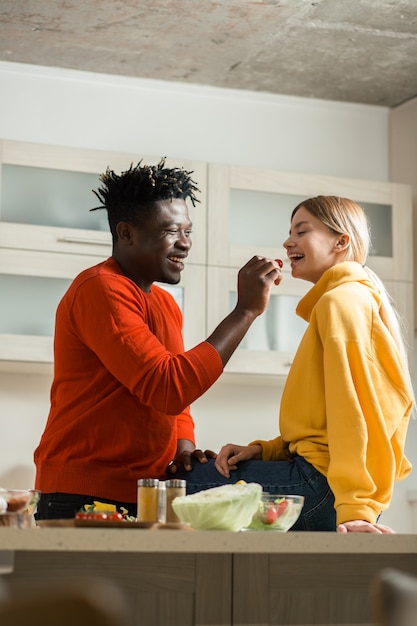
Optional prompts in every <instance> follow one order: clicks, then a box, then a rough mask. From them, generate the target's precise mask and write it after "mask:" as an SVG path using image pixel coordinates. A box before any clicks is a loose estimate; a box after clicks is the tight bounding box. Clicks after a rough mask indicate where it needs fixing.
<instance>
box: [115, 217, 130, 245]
mask: <svg viewBox="0 0 417 626" xmlns="http://www.w3.org/2000/svg"><path fill="white" fill-rule="evenodd" d="M116 232H117V238H118V241H120V242H121V243H124V244H126V245H130V244H131V243H132V225H131V224H129V223H128V222H119V223H118V224H117V226H116Z"/></svg>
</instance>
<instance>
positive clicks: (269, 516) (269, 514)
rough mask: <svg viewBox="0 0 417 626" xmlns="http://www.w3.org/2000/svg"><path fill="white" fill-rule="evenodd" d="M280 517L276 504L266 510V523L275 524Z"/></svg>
mask: <svg viewBox="0 0 417 626" xmlns="http://www.w3.org/2000/svg"><path fill="white" fill-rule="evenodd" d="M277 519H278V511H277V508H276V507H275V506H270V507H269V509H267V510H266V511H265V519H264V520H263V521H264V524H273V523H274V522H276V521H277Z"/></svg>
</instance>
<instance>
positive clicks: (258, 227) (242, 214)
mask: <svg viewBox="0 0 417 626" xmlns="http://www.w3.org/2000/svg"><path fill="white" fill-rule="evenodd" d="M208 178H209V184H208V241H209V245H208V249H207V255H208V292H207V293H208V296H207V301H208V306H209V310H208V320H209V324H210V325H211V326H213V325H214V324H215V323H217V322H218V321H219V320H220V319H221V317H222V316H223V315H225V313H226V311H227V309H228V307H229V306H230V303H231V302H233V301H234V299H235V292H236V286H235V282H233V281H234V279H235V276H236V271H237V268H239V267H241V266H242V265H244V263H246V262H247V261H248V260H249V259H250V258H251V257H252V256H253V255H256V254H260V255H264V256H266V257H269V258H274V259H275V258H281V259H282V260H283V262H284V266H283V281H282V283H281V285H280V286H279V287H277V288H276V289H275V288H274V290H273V295H272V306H270V307H268V311H267V313H265V314H264V315H263V316H261V318H259V320H256V322H255V324H254V325H253V327H252V328H251V329H250V330H249V332H248V334H247V337H246V340H245V341H244V342H243V343H242V344H241V346H240V347H239V348H238V350H237V351H236V352H235V354H234V355H233V356H232V358H231V360H230V362H229V364H228V366H227V368H226V371H229V372H231V373H235V374H236V373H243V372H246V373H249V372H252V373H253V374H263V375H267V376H268V375H272V376H273V377H276V375H284V376H285V374H286V372H287V371H288V367H289V364H290V363H291V359H292V357H293V355H294V352H295V349H296V346H297V345H298V342H299V340H300V338H301V334H302V331H303V322H302V321H299V322H294V321H293V318H294V317H295V306H296V304H297V302H298V300H299V299H300V298H301V297H302V296H303V295H304V293H305V292H306V291H307V290H308V289H309V288H310V287H311V283H307V282H305V281H300V280H297V279H293V278H292V277H291V274H290V267H289V261H288V259H287V256H286V252H285V249H284V248H283V246H282V243H283V241H285V239H286V238H287V236H288V231H289V226H290V221H291V213H292V210H293V209H294V207H295V206H297V204H299V203H300V202H301V201H302V200H303V199H305V198H308V197H312V196H316V195H338V196H342V197H348V198H351V199H353V200H355V201H357V202H358V203H359V204H360V205H361V206H362V207H363V208H364V210H365V212H366V214H367V217H368V222H369V224H370V231H371V238H372V249H371V252H370V255H369V258H368V260H367V264H368V265H369V267H370V268H371V269H373V270H374V271H375V272H376V273H377V274H378V275H379V277H380V278H381V279H382V280H383V281H384V283H385V285H386V287H387V289H388V291H389V293H390V294H391V296H392V297H393V298H394V300H395V302H396V304H397V307H398V309H399V312H400V315H401V317H402V318H403V320H404V322H405V323H404V326H405V330H406V335H407V336H406V340H407V343H408V345H409V346H410V361H411V362H412V349H413V328H414V312H413V261H412V259H413V255H412V247H413V246H412V244H413V240H412V198H411V188H410V187H409V186H408V185H400V184H392V183H388V182H378V181H369V180H360V179H349V178H337V177H330V176H320V175H311V174H302V173H296V172H282V171H277V170H272V169H258V168H250V167H241V166H230V165H222V164H210V165H209V175H208ZM277 312H278V313H277ZM280 313H281V315H280ZM277 324H278V325H280V326H281V328H279V329H277V328H276V325H277ZM280 335H281V336H282V342H281V343H282V345H280V342H279V341H278V342H277V338H278V339H279V336H280Z"/></svg>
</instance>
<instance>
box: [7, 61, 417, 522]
mask: <svg viewBox="0 0 417 626" xmlns="http://www.w3.org/2000/svg"><path fill="white" fill-rule="evenodd" d="M0 93H1V97H0V137H2V138H6V139H14V140H23V141H33V142H40V143H49V144H62V145H69V146H78V147H88V148H97V149H105V150H116V151H122V152H133V153H135V152H136V153H137V154H138V159H139V158H140V157H141V155H143V154H154V155H155V156H156V157H159V156H162V155H166V156H169V157H181V158H189V159H199V160H203V161H217V162H227V163H235V164H242V165H253V166H259V167H273V168H278V169H283V170H296V171H301V172H308V173H321V174H327V175H334V176H349V177H355V178H369V179H376V180H388V163H389V159H388V115H389V110H388V109H386V108H384V107H375V106H366V105H356V104H344V103H338V102H326V101H320V100H310V99H303V98H293V97H287V96H273V95H269V94H259V93H247V92H239V91H230V90H222V89H214V88H213V89H212V88H207V87H199V86H186V85H180V84H176V83H165V82H157V81H149V80H137V79H128V78H121V77H114V76H104V75H97V74H91V73H84V72H76V71H71V70H55V69H53V68H52V69H51V68H36V67H32V66H28V65H20V64H13V63H1V62H0ZM109 165H110V166H111V164H109ZM127 165H128V164H127ZM49 385H50V379H49V377H47V376H29V375H10V374H0V484H1V485H3V486H5V485H6V484H7V485H9V486H11V485H12V484H13V485H14V486H20V487H24V486H28V485H29V484H31V481H32V480H33V475H34V469H33V464H32V452H33V448H34V447H35V446H36V444H37V441H38V439H39V437H40V434H41V432H42V430H43V426H44V423H45V419H46V415H47V411H48V404H49ZM280 393H281V389H280V388H278V387H271V386H267V385H257V386H246V385H236V384H227V383H226V382H225V381H224V380H222V381H221V382H219V383H217V384H216V385H215V387H213V388H212V389H211V390H210V391H209V392H207V394H206V395H205V396H204V397H203V398H201V399H199V400H198V401H197V402H196V403H195V405H194V407H193V413H194V417H195V420H196V427H197V435H198V443H199V445H200V446H201V447H202V448H213V449H217V448H219V447H220V445H222V444H223V443H226V442H228V441H235V442H236V443H246V442H248V441H250V440H251V439H253V438H256V437H260V438H272V437H274V436H275V435H276V434H277V415H278V406H279V399H280ZM416 444H417V431H416V423H414V424H413V425H412V428H411V432H410V438H409V445H408V449H409V456H410V458H411V459H412V460H414V463H415V464H417V452H416V451H417V445H416ZM382 462H383V461H382ZM416 488H417V479H416V478H415V477H414V475H412V477H411V478H409V479H407V481H405V482H404V483H402V484H401V485H400V486H399V487H398V489H397V490H396V493H395V507H392V508H391V510H390V511H389V512H388V513H387V514H386V515H385V516H384V521H385V523H387V524H390V525H392V526H393V527H395V528H396V529H397V531H399V532H409V531H411V530H413V529H414V530H417V521H416V520H415V518H416V515H415V513H414V511H413V510H412V508H411V506H410V505H409V504H408V503H407V499H406V490H410V489H414V490H416ZM416 506H417V505H416ZM413 524H415V525H413Z"/></svg>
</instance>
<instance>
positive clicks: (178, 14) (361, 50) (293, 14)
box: [0, 0, 417, 107]
mask: <svg viewBox="0 0 417 626" xmlns="http://www.w3.org/2000/svg"><path fill="white" fill-rule="evenodd" d="M0 60H2V61H12V62H17V63H31V64H36V65H43V66H53V67H62V68H71V69H78V70H86V71H90V72H100V73H105V74H116V75H124V76H131V77H140V78H152V79H159V80H168V81H179V82H184V83H194V84H202V85H211V86H216V87H225V88H229V89H243V90H251V91H260V92H268V93H275V94H286V95H293V96H302V97H311V98H322V99H326V100H339V101H345V102H357V103H364V104H374V105H381V106H388V107H394V106H396V105H398V104H401V103H402V102H405V101H406V100H409V99H410V98H414V97H416V96H417V0H315V1H312V0H258V1H257V2H255V1H252V2H251V1H249V0H172V1H170V0H124V1H117V0H0Z"/></svg>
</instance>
